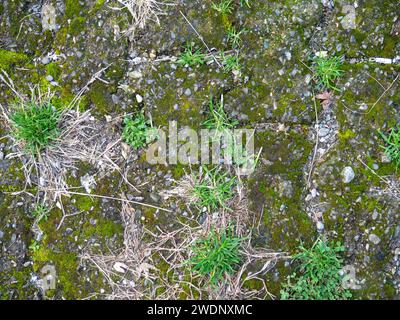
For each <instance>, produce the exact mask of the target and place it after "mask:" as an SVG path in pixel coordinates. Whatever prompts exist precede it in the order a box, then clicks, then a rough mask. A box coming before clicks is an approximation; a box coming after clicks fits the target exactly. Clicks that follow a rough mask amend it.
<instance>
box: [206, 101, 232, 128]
mask: <svg viewBox="0 0 400 320" xmlns="http://www.w3.org/2000/svg"><path fill="white" fill-rule="evenodd" d="M209 111H210V116H209V119H207V120H206V121H204V122H203V125H204V126H205V127H206V128H207V129H215V130H216V131H217V132H220V133H223V132H225V131H226V130H231V129H233V128H234V127H235V126H236V125H238V123H239V122H238V121H237V120H231V119H230V118H229V116H228V115H227V114H226V112H225V110H224V97H223V96H221V100H220V101H219V102H217V103H215V104H214V101H213V98H212V97H211V98H210V104H209Z"/></svg>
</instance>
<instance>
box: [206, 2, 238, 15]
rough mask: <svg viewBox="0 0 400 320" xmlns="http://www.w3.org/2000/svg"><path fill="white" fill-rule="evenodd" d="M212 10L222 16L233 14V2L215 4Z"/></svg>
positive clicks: (212, 5)
mask: <svg viewBox="0 0 400 320" xmlns="http://www.w3.org/2000/svg"><path fill="white" fill-rule="evenodd" d="M211 8H213V9H214V10H215V11H217V12H219V13H221V14H228V13H232V11H233V1H232V0H221V1H220V2H218V3H215V2H213V3H212V4H211Z"/></svg>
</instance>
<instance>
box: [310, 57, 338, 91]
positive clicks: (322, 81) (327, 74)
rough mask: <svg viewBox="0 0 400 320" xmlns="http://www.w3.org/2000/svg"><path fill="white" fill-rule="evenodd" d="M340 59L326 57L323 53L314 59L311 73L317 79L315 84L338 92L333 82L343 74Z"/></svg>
mask: <svg viewBox="0 0 400 320" xmlns="http://www.w3.org/2000/svg"><path fill="white" fill-rule="evenodd" d="M342 64H343V63H342V58H341V57H337V56H334V57H328V56H327V55H326V54H325V53H321V54H319V55H317V56H315V57H314V61H313V71H314V73H315V76H316V78H317V82H318V84H319V85H320V86H321V87H325V88H327V89H332V90H335V91H340V89H338V88H337V87H335V82H336V80H337V79H338V78H340V77H341V76H342V74H343V70H341V67H342Z"/></svg>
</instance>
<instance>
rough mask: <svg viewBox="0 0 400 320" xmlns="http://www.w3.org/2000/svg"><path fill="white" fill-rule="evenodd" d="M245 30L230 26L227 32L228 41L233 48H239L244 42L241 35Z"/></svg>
mask: <svg viewBox="0 0 400 320" xmlns="http://www.w3.org/2000/svg"><path fill="white" fill-rule="evenodd" d="M244 31H245V29H242V30H240V31H237V30H236V28H235V27H230V28H229V29H228V32H227V37H228V42H229V43H230V44H231V45H232V47H233V48H237V47H239V46H240V44H241V43H242V38H241V35H242V33H243V32H244Z"/></svg>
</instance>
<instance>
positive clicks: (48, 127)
mask: <svg viewBox="0 0 400 320" xmlns="http://www.w3.org/2000/svg"><path fill="white" fill-rule="evenodd" d="M59 121H60V112H59V111H58V110H56V109H55V108H54V107H53V106H52V105H51V103H50V102H45V103H43V104H40V103H36V102H33V101H31V102H28V103H26V104H24V103H20V104H18V105H17V107H16V111H15V112H14V113H12V114H11V116H10V122H11V129H12V135H13V136H14V138H15V139H16V140H17V141H19V142H22V143H23V145H24V146H25V148H26V149H27V150H29V151H30V152H32V153H33V154H38V153H40V151H42V150H43V149H45V148H46V147H48V146H49V145H50V144H51V143H52V142H54V141H55V140H57V138H58V137H59V135H60V131H59Z"/></svg>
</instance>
